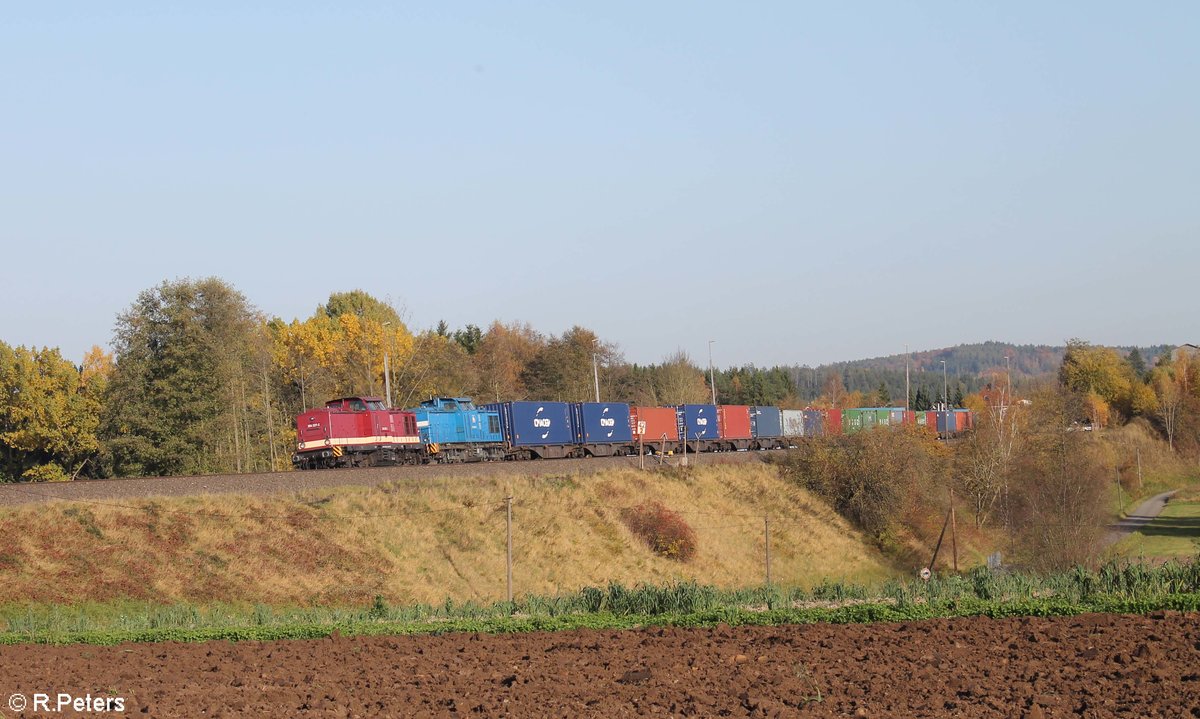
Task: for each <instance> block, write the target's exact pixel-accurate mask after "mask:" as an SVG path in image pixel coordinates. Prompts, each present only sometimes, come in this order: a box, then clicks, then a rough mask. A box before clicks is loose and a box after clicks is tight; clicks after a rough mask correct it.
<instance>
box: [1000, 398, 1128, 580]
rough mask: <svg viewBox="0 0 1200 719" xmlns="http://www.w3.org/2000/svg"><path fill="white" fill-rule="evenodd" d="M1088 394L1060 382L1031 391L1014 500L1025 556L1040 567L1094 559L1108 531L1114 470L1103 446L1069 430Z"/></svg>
mask: <svg viewBox="0 0 1200 719" xmlns="http://www.w3.org/2000/svg"><path fill="white" fill-rule="evenodd" d="M1085 397H1086V394H1084V393H1081V392H1073V391H1071V390H1069V389H1066V388H1064V387H1062V386H1059V387H1056V388H1053V389H1049V390H1044V391H1040V392H1037V393H1035V394H1034V395H1032V396H1031V398H1030V399H1031V400H1032V404H1030V405H1029V407H1028V408H1027V409H1028V411H1029V412H1030V418H1029V422H1028V425H1027V426H1026V427H1025V428H1024V429H1023V434H1022V440H1021V442H1022V450H1023V451H1021V452H1020V453H1019V454H1018V455H1016V457H1015V462H1014V467H1013V475H1012V476H1013V481H1012V487H1011V503H1012V512H1013V522H1014V526H1015V527H1016V528H1017V534H1018V537H1019V539H1020V541H1021V545H1022V547H1023V549H1024V552H1025V554H1026V555H1027V557H1026V560H1027V561H1028V562H1029V563H1030V564H1031V565H1033V566H1035V567H1037V568H1039V569H1062V568H1065V567H1069V566H1071V565H1074V564H1081V563H1086V562H1088V561H1090V560H1091V559H1092V558H1093V557H1094V556H1095V551H1096V548H1097V546H1098V542H1099V540H1100V537H1101V536H1102V535H1103V533H1104V532H1105V531H1106V530H1105V524H1106V515H1105V501H1106V498H1107V497H1108V490H1109V488H1110V487H1111V486H1112V469H1111V465H1110V464H1108V462H1107V460H1106V458H1105V457H1104V456H1102V455H1101V452H1102V450H1103V447H1104V445H1102V443H1099V442H1095V441H1090V440H1089V438H1088V437H1087V434H1086V433H1085V432H1073V431H1067V429H1068V427H1069V425H1070V424H1071V422H1072V421H1073V420H1074V418H1075V417H1078V416H1080V413H1081V412H1083V411H1085V410H1084V403H1085ZM1023 411H1024V410H1023Z"/></svg>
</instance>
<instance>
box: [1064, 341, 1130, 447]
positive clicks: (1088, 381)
mask: <svg viewBox="0 0 1200 719" xmlns="http://www.w3.org/2000/svg"><path fill="white" fill-rule="evenodd" d="M1058 381H1059V383H1060V384H1061V385H1062V386H1063V387H1065V388H1066V389H1068V390H1070V391H1072V392H1075V393H1078V394H1080V395H1083V396H1086V397H1087V402H1086V405H1085V406H1084V407H1083V408H1082V409H1084V410H1085V411H1086V416H1087V417H1089V418H1090V419H1091V420H1092V423H1093V424H1094V425H1095V426H1097V427H1102V426H1104V425H1105V424H1107V422H1108V417H1109V413H1110V410H1112V409H1116V410H1118V411H1120V412H1122V413H1125V414H1126V415H1128V414H1129V413H1130V408H1131V405H1132V402H1131V390H1132V387H1133V384H1134V382H1135V381H1136V380H1135V378H1134V372H1133V368H1132V367H1130V366H1129V363H1128V362H1126V361H1125V359H1124V358H1122V357H1121V355H1120V354H1118V353H1117V351H1116V350H1113V349H1110V348H1108V347H1096V346H1093V345H1091V344H1088V343H1087V342H1084V341H1083V340H1078V339H1073V340H1070V341H1069V342H1067V351H1066V354H1065V355H1064V356H1063V361H1062V365H1061V366H1060V367H1059V370H1058Z"/></svg>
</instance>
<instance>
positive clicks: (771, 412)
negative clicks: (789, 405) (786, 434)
mask: <svg viewBox="0 0 1200 719" xmlns="http://www.w3.org/2000/svg"><path fill="white" fill-rule="evenodd" d="M750 434H752V435H754V436H755V437H782V436H783V412H781V411H780V410H779V408H778V407H751V408H750Z"/></svg>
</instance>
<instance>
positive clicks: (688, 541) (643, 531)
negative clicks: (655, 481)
mask: <svg viewBox="0 0 1200 719" xmlns="http://www.w3.org/2000/svg"><path fill="white" fill-rule="evenodd" d="M621 520H622V521H623V522H625V526H626V527H629V531H631V532H633V533H634V534H636V535H637V536H638V537H641V539H642V540H643V541H644V542H646V545H647V546H648V547H650V549H651V550H652V551H653V552H654V553H655V554H657V555H659V556H661V557H666V558H667V559H675V560H678V561H680V562H686V561H688V560H690V559H691V558H692V557H694V556H696V532H695V531H693V530H692V528H691V527H690V526H688V523H687V522H686V521H684V519H683V517H681V516H680V515H679V513H678V512H673V511H671V510H670V509H667V508H666V507H664V506H663V505H662V504H661V503H660V502H652V503H650V504H640V505H638V506H636V507H632V508H630V509H625V510H623V511H622V512H621Z"/></svg>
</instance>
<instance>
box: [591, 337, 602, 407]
mask: <svg viewBox="0 0 1200 719" xmlns="http://www.w3.org/2000/svg"><path fill="white" fill-rule="evenodd" d="M599 341H600V340H595V342H593V344H595V343H596V342H599ZM592 349H593V350H595V349H596V348H595V347H593V348H592ZM592 379H594V380H595V381H596V403H597V404H599V403H600V364H599V361H598V360H597V359H596V352H594V351H593V352H592Z"/></svg>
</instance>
